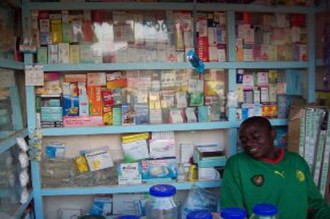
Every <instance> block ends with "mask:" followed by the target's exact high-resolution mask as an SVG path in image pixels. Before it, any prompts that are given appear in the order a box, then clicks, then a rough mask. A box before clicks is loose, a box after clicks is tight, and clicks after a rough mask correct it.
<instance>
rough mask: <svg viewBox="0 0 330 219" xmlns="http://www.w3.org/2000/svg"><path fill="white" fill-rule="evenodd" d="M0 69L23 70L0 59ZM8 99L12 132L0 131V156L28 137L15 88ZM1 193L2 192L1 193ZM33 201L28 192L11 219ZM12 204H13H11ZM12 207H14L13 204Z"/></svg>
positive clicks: (15, 62)
mask: <svg viewBox="0 0 330 219" xmlns="http://www.w3.org/2000/svg"><path fill="white" fill-rule="evenodd" d="M0 68H7V69H12V70H23V69H24V63H22V62H17V61H13V60H9V59H0ZM9 97H10V102H11V108H12V115H11V117H12V126H13V129H12V130H6V131H0V154H1V153H4V152H6V151H8V150H10V149H11V148H12V147H14V146H16V144H17V141H16V138H18V137H22V138H25V137H27V136H28V131H27V128H24V127H23V122H22V112H21V102H20V98H19V94H18V88H17V86H14V87H10V88H9ZM1 193H2V191H1ZM32 199H33V192H32V191H31V192H30V195H29V198H28V199H27V201H26V202H25V203H24V204H17V210H16V211H15V213H14V214H13V215H11V218H21V216H22V215H23V213H24V211H25V209H26V208H27V206H28V205H29V204H30V202H31V201H32ZM13 204H14V203H13ZM13 206H16V204H14V205H13Z"/></svg>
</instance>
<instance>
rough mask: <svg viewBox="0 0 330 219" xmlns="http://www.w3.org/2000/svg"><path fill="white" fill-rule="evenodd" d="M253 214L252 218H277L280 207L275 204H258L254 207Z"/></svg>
mask: <svg viewBox="0 0 330 219" xmlns="http://www.w3.org/2000/svg"><path fill="white" fill-rule="evenodd" d="M252 210H253V215H252V216H251V218H252V219H259V218H263V219H277V218H278V215H277V213H278V209H277V207H276V206H275V205H273V204H266V203H263V204H256V205H255V206H254V207H253V209H252Z"/></svg>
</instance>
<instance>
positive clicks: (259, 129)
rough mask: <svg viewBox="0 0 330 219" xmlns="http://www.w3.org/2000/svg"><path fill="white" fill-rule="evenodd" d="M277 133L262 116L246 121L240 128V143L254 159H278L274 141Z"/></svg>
mask: <svg viewBox="0 0 330 219" xmlns="http://www.w3.org/2000/svg"><path fill="white" fill-rule="evenodd" d="M275 136H276V131H275V130H274V129H273V127H272V125H271V124H270V122H269V120H268V119H267V118H265V117H262V116H254V117H250V118H248V119H246V120H245V121H244V122H243V123H242V124H241V126H240V128H239V141H240V142H241V145H242V148H243V150H244V151H245V152H246V153H248V154H249V155H250V156H251V157H253V158H257V159H259V158H269V159H274V158H276V154H275V150H274V139H275Z"/></svg>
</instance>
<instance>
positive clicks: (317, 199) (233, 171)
mask: <svg viewBox="0 0 330 219" xmlns="http://www.w3.org/2000/svg"><path fill="white" fill-rule="evenodd" d="M275 136H276V131H275V130H274V129H273V127H272V126H271V124H270V122H269V120H268V119H267V118H265V117H261V116H255V117H250V118H248V119H246V120H245V121H244V122H243V123H242V125H241V126H240V128H239V141H240V143H241V146H242V148H243V150H244V152H242V153H238V154H236V155H233V156H232V157H230V158H229V159H228V161H227V163H226V167H225V171H224V175H223V178H222V186H221V195H220V197H221V200H220V202H221V208H226V207H239V208H242V209H245V210H246V211H247V212H248V214H249V215H251V214H252V209H253V207H254V205H256V204H260V203H269V204H273V205H276V206H277V208H278V211H279V213H278V214H279V218H281V219H304V218H307V217H308V216H310V217H311V218H316V219H322V218H324V219H326V218H327V219H329V218H330V207H329V206H328V205H327V204H326V202H325V201H324V199H323V198H322V196H321V194H320V192H319V191H318V189H317V187H316V185H315V183H314V181H313V179H312V177H311V175H310V170H309V167H308V165H307V163H306V161H305V160H304V158H302V157H301V156H299V155H298V154H296V153H293V152H287V151H284V149H282V148H276V147H274V143H273V142H274V138H275Z"/></svg>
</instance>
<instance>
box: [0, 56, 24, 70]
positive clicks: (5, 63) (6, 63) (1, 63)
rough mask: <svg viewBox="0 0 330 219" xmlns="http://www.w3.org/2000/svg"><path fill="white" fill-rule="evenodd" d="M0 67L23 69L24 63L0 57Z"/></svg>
mask: <svg viewBox="0 0 330 219" xmlns="http://www.w3.org/2000/svg"><path fill="white" fill-rule="evenodd" d="M0 68H10V69H16V70H23V69H24V63H23V62H17V61H15V60H11V59H4V58H0Z"/></svg>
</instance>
